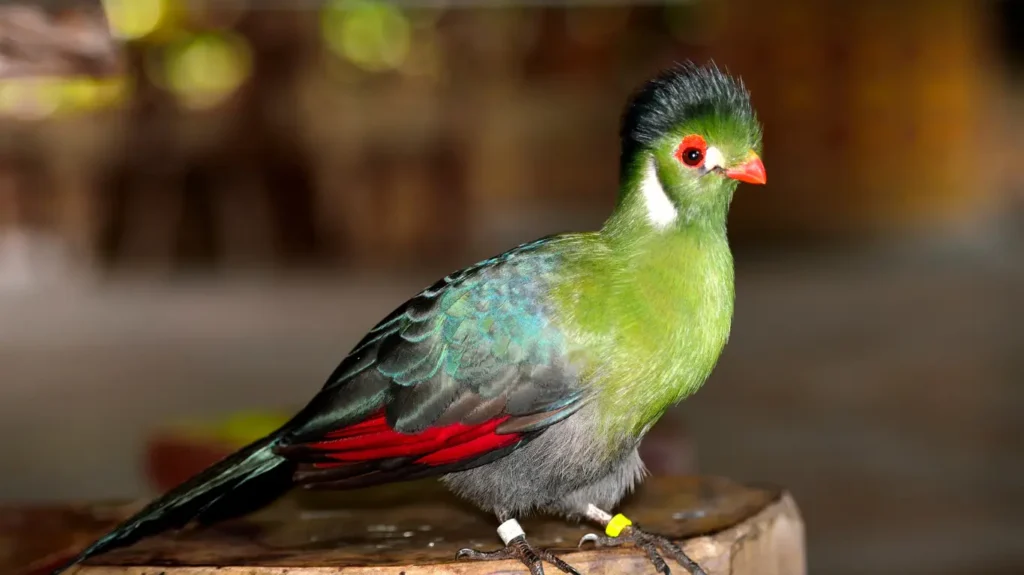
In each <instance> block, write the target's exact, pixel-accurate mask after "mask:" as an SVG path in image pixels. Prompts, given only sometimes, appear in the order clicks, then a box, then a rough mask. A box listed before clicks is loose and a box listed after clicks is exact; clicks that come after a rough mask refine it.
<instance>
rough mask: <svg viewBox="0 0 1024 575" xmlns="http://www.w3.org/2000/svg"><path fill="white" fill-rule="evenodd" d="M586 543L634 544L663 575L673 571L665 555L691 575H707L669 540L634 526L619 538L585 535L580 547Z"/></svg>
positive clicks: (602, 545)
mask: <svg viewBox="0 0 1024 575" xmlns="http://www.w3.org/2000/svg"><path fill="white" fill-rule="evenodd" d="M584 543H593V544H594V545H595V546H597V547H619V546H621V545H623V544H625V543H632V544H633V545H634V546H636V547H638V548H640V549H643V550H644V552H645V553H647V557H648V558H649V559H650V560H651V563H654V568H655V569H657V570H658V573H662V574H663V575H671V573H672V570H671V569H669V568H668V564H667V563H665V558H664V557H663V556H662V555H663V554H664V555H666V556H668V557H670V558H672V559H674V560H675V561H676V562H677V563H679V564H680V565H682V566H683V568H684V569H686V571H687V572H689V573H690V575H707V573H706V572H705V571H704V569H702V568H701V566H700V565H698V564H697V562H696V561H694V560H693V559H690V558H689V556H687V555H686V553H685V552H683V550H682V549H680V547H679V546H678V545H676V544H675V543H673V542H672V541H671V540H670V539H669V538H667V537H662V536H661V535H653V534H651V533H647V532H645V531H641V530H640V529H637V528H636V527H633V526H629V527H626V528H624V529H623V530H622V532H621V533H620V534H619V536H618V537H606V536H604V535H597V534H594V533H590V534H588V535H584V536H583V539H580V547H582V546H583V544H584Z"/></svg>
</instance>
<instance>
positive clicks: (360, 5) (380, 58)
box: [321, 0, 412, 72]
mask: <svg viewBox="0 0 1024 575" xmlns="http://www.w3.org/2000/svg"><path fill="white" fill-rule="evenodd" d="M411 28H412V26H411V25H410V22H409V18H408V16H406V14H405V13H404V12H403V11H402V10H401V9H400V8H398V7H396V6H394V5H392V4H390V3H387V2H375V1H371V0H333V1H331V2H328V3H327V4H326V5H325V6H324V8H323V12H322V13H321V31H322V33H323V36H324V40H325V41H326V43H327V45H328V46H329V47H330V48H331V50H333V51H334V52H335V53H336V54H338V55H339V56H341V57H343V58H345V59H346V60H348V61H350V62H352V63H353V64H355V65H356V66H359V67H360V68H362V69H364V70H367V71H371V72H381V71H387V70H394V69H396V68H399V67H400V66H401V65H402V63H403V62H404V61H405V59H406V58H407V57H408V55H409V48H410V45H411V43H412V30H411Z"/></svg>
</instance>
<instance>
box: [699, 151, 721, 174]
mask: <svg viewBox="0 0 1024 575" xmlns="http://www.w3.org/2000/svg"><path fill="white" fill-rule="evenodd" d="M724 167H725V156H723V155H722V151H721V150H719V149H718V148H716V147H714V146H709V147H708V150H707V151H706V152H704V169H705V170H707V171H709V172H710V171H711V170H713V169H715V168H724Z"/></svg>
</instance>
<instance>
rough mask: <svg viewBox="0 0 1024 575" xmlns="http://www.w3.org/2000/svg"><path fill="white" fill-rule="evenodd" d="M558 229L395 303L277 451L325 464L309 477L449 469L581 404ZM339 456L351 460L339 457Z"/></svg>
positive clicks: (536, 429)
mask: <svg viewBox="0 0 1024 575" xmlns="http://www.w3.org/2000/svg"><path fill="white" fill-rule="evenodd" d="M556 238H557V236H556V237H553V238H544V239H542V240H538V241H536V242H531V243H529V244H523V245H521V246H519V247H517V248H515V249H513V250H510V251H508V252H506V253H504V254H501V255H499V256H497V257H494V258H491V259H488V260H485V261H483V262H480V263H479V264H477V265H475V266H472V267H470V268H466V269H464V270H461V271H459V272H457V273H455V274H452V275H449V276H447V277H445V278H444V279H443V280H441V281H439V282H437V283H435V284H434V285H433V286H431V287H429V288H427V289H425V290H423V291H422V292H420V293H419V294H418V295H417V296H415V297H414V298H412V299H411V300H409V301H408V302H406V303H405V304H403V305H402V306H401V307H399V308H398V309H396V310H395V311H394V312H392V313H391V314H390V315H389V316H388V317H386V318H385V319H384V320H382V321H381V322H380V323H378V324H377V325H376V326H375V327H374V328H373V329H372V330H371V331H370V332H369V333H368V334H367V335H366V336H365V337H364V338H363V340H362V341H361V342H359V344H357V345H356V347H355V348H354V349H353V350H352V352H351V353H350V354H349V355H348V357H347V358H346V359H345V360H344V361H343V362H342V363H341V365H340V366H339V367H338V368H337V369H336V370H335V373H334V374H333V375H332V377H331V378H330V379H329V380H328V382H327V383H326V384H325V386H324V388H323V389H322V390H321V392H320V394H319V395H318V396H317V398H315V399H314V400H313V401H312V402H311V403H310V405H309V406H308V407H307V408H306V410H304V411H303V413H301V414H300V415H299V416H298V417H297V418H296V420H294V421H295V424H294V425H293V426H292V427H291V430H290V431H289V433H288V434H287V435H286V436H285V437H284V439H283V440H282V446H281V447H280V452H281V453H282V454H285V455H286V456H287V457H290V458H292V459H294V460H297V461H300V462H307V463H312V464H314V465H316V464H319V465H320V466H321V467H324V466H325V465H326V466H328V467H329V469H328V470H325V471H322V472H320V473H319V474H317V473H314V474H313V475H311V476H310V477H321V478H329V479H331V480H336V479H337V478H338V476H339V474H346V473H356V472H357V471H358V472H359V474H360V475H362V474H364V472H365V471H367V470H370V471H372V472H380V471H381V470H382V469H383V468H387V469H388V470H389V471H391V472H403V473H409V472H413V471H416V470H417V469H418V468H420V467H422V466H423V465H422V464H423V462H425V461H434V462H437V461H443V462H444V463H445V464H446V465H445V466H441V467H444V469H445V470H450V469H451V468H452V466H455V467H459V466H465V465H468V464H470V463H472V462H475V461H477V460H480V459H481V458H482V457H485V456H488V455H493V452H496V451H501V450H507V449H510V448H515V446H516V445H517V444H518V443H519V442H521V441H522V440H527V439H529V438H530V436H531V434H533V433H536V432H539V431H541V430H543V429H544V428H546V427H547V426H550V425H551V424H553V423H554V422H556V421H559V420H561V419H563V418H564V417H567V416H568V415H570V414H571V413H573V412H574V411H575V410H576V409H578V407H579V406H580V405H581V404H582V399H584V393H583V391H582V388H581V386H580V385H579V376H578V371H577V368H578V366H574V365H572V364H571V363H570V362H569V360H568V355H569V354H568V351H567V350H568V347H569V346H568V342H567V341H566V339H565V335H564V333H563V332H562V331H561V330H560V328H559V325H558V323H557V313H556V310H554V309H553V307H552V305H553V304H552V302H551V301H550V298H549V297H548V294H549V288H550V286H551V285H552V284H553V282H555V281H557V280H558V271H559V265H560V257H561V254H560V252H559V250H557V249H552V247H553V246H552V245H551V244H552V243H553V242H556V241H557V239H556ZM484 430H486V433H484ZM456 431H457V433H456ZM453 437H454V439H453ZM460 438H461V439H460ZM460 440H462V443H459V441H460ZM469 442H473V448H472V449H471V448H469V447H467V444H468V443H469ZM440 450H448V451H447V452H446V454H445V456H440V455H438V453H439V452H440ZM431 454H433V455H431ZM456 455H458V456H459V457H455V456H456ZM431 457H433V459H431ZM339 458H340V459H341V460H343V461H345V462H346V466H345V467H346V468H345V469H341V470H338V469H337V467H338V466H337V465H333V464H332V463H331V462H336V461H337V460H339ZM357 464H359V465H357Z"/></svg>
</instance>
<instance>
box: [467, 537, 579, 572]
mask: <svg viewBox="0 0 1024 575" xmlns="http://www.w3.org/2000/svg"><path fill="white" fill-rule="evenodd" d="M455 559H456V560H459V559H472V560H475V561H497V560H500V559H518V560H519V561H520V562H521V563H522V564H523V565H526V567H527V568H528V569H529V570H530V574H531V575H544V565H543V563H542V561H547V562H548V563H550V564H552V565H554V566H555V567H557V568H558V570H559V571H561V572H563V573H567V574H568V575H580V572H579V571H577V570H576V569H575V568H573V567H572V565H569V564H568V563H566V562H565V561H563V560H561V559H560V558H559V557H558V556H556V555H555V554H554V553H552V552H550V551H548V550H546V549H544V550H540V551H536V550H534V549H533V547H531V546H530V544H529V543H527V542H526V538H525V537H523V536H520V537H516V538H515V539H513V540H511V541H509V542H508V545H507V546H506V547H504V548H503V549H498V550H497V551H477V550H476V549H469V548H466V549H460V550H459V551H458V552H457V553H456V554H455Z"/></svg>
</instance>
